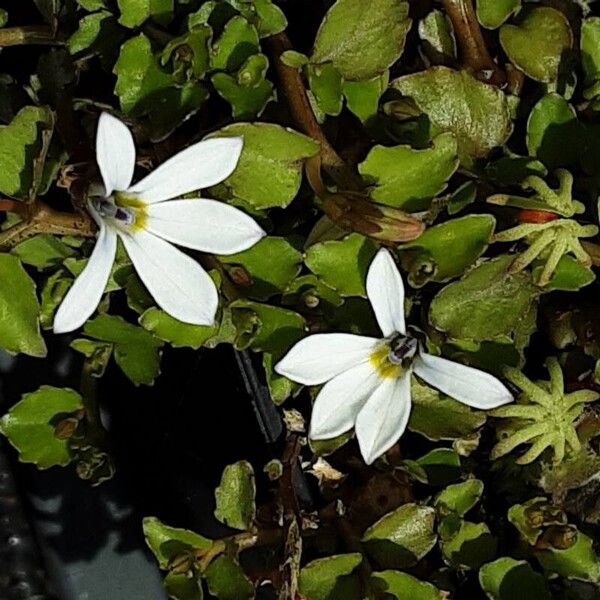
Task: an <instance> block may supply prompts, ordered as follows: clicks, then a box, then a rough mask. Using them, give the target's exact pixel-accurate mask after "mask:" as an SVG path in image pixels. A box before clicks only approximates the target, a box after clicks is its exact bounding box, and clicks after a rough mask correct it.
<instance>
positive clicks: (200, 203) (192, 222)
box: [145, 198, 266, 254]
mask: <svg viewBox="0 0 600 600" xmlns="http://www.w3.org/2000/svg"><path fill="white" fill-rule="evenodd" d="M147 216H148V219H147V221H146V225H145V228H146V229H147V230H148V231H150V232H151V233H154V234H155V235H158V236H159V237H161V238H163V239H165V240H168V241H169V242H173V243H174V244H179V245H180V246H185V247H186V248H194V249H195V250H202V251H203V252H212V253H214V254H235V253H236V252H241V251H242V250H246V249H248V248H250V247H252V246H254V244H256V242H258V240H260V239H261V238H263V237H264V236H265V235H266V234H265V232H264V231H263V230H262V229H261V228H260V227H259V225H258V224H257V223H256V221H255V220H254V219H252V218H251V217H249V216H248V215H247V214H246V213H245V212H242V211H241V210H239V209H237V208H235V207H233V206H229V205H228V204H225V203H223V202H217V201H216V200H206V199H204V198H200V199H195V200H172V201H171V202H160V203H158V204H150V205H149V206H148V207H147Z"/></svg>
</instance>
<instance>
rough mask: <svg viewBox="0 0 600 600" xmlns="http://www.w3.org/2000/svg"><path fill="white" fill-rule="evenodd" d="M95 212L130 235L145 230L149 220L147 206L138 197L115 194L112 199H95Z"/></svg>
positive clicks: (123, 193)
mask: <svg viewBox="0 0 600 600" xmlns="http://www.w3.org/2000/svg"><path fill="white" fill-rule="evenodd" d="M91 202H92V205H93V206H94V208H95V210H96V211H97V212H98V213H99V214H100V215H101V216H102V217H103V218H104V219H110V220H111V221H112V224H113V225H115V226H116V227H118V228H119V229H121V230H122V231H126V232H128V233H133V232H135V231H139V230H141V229H145V227H146V223H147V220H148V214H147V205H146V203H145V202H143V201H142V200H141V199H140V198H138V197H137V196H134V195H132V194H127V193H125V192H115V194H113V196H111V197H110V198H98V197H96V198H93V199H92V200H91Z"/></svg>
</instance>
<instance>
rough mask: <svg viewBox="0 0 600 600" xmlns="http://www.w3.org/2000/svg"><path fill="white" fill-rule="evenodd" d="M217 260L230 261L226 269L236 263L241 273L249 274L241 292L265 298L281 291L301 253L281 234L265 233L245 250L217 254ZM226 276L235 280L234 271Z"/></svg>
mask: <svg viewBox="0 0 600 600" xmlns="http://www.w3.org/2000/svg"><path fill="white" fill-rule="evenodd" d="M219 261H221V262H222V263H223V264H225V265H231V267H228V270H230V269H235V268H237V267H236V266H239V267H241V268H242V269H243V271H244V274H243V277H244V279H246V277H247V276H248V277H249V282H250V284H249V285H244V288H245V289H244V293H245V295H247V296H249V297H251V298H256V299H257V300H266V299H268V298H270V297H271V296H274V295H275V294H280V293H281V292H283V291H284V290H285V289H286V288H287V286H288V285H289V284H290V283H291V282H292V280H293V279H294V278H295V277H296V276H297V275H298V273H299V272H300V268H301V265H302V254H301V253H300V252H298V250H296V249H295V248H294V247H293V246H292V245H291V244H290V243H289V242H288V241H287V240H286V239H285V238H282V237H270V236H269V237H265V238H263V239H262V240H260V241H259V242H258V243H257V244H255V245H254V246H252V248H250V249H248V250H244V251H243V252H238V253H237V254H230V255H228V256H219ZM230 276H231V277H232V279H233V280H234V281H236V276H235V272H233V273H232V272H231V270H230Z"/></svg>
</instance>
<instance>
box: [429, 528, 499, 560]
mask: <svg viewBox="0 0 600 600" xmlns="http://www.w3.org/2000/svg"><path fill="white" fill-rule="evenodd" d="M447 519H452V517H447ZM444 521H446V519H445V520H444ZM453 528H454V525H453ZM442 532H443V528H440V535H441V537H442V543H441V548H442V556H443V558H444V560H445V561H446V563H448V564H449V565H450V566H451V567H454V568H461V569H478V568H479V567H481V565H482V564H484V563H486V562H489V561H491V560H492V559H493V558H494V556H495V555H496V546H497V541H496V538H494V537H493V536H492V534H491V533H490V529H489V527H488V526H487V525H486V524H485V523H471V522H470V521H460V522H459V526H458V529H457V530H456V531H454V532H453V534H452V535H450V537H446V538H445V537H444V533H442Z"/></svg>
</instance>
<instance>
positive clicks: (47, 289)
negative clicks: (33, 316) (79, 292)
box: [40, 269, 73, 329]
mask: <svg viewBox="0 0 600 600" xmlns="http://www.w3.org/2000/svg"><path fill="white" fill-rule="evenodd" d="M72 283H73V279H72V278H71V277H69V276H68V275H67V274H66V271H65V270H64V269H60V270H59V271H56V273H53V274H52V275H50V277H48V279H46V281H45V282H44V285H43V287H42V293H41V294H40V324H41V326H42V328H43V329H50V328H51V327H52V323H53V321H54V313H55V312H56V309H57V308H58V305H59V304H60V303H61V302H62V299H63V298H64V297H65V295H66V293H67V291H68V290H69V288H70V287H71V285H72Z"/></svg>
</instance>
